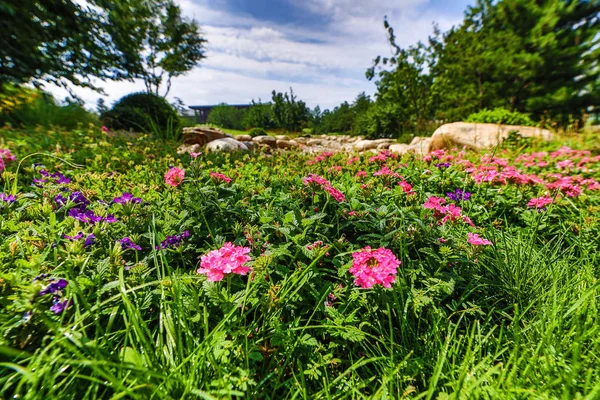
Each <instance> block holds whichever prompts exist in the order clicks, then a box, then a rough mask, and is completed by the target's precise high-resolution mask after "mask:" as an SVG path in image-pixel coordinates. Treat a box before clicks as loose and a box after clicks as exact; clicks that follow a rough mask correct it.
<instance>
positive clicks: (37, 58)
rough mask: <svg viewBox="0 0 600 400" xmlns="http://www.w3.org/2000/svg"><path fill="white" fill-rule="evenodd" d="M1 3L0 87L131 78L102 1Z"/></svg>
mask: <svg viewBox="0 0 600 400" xmlns="http://www.w3.org/2000/svg"><path fill="white" fill-rule="evenodd" d="M88 3H89V4H90V5H89V6H86V7H84V6H82V5H80V4H79V3H76V2H74V1H71V0H44V1H43V2H41V1H36V0H0V20H1V21H2V24H0V85H2V86H4V84H6V83H9V82H10V83H14V84H21V83H25V82H33V83H34V84H36V85H38V86H39V85H40V83H41V81H47V82H53V83H56V84H58V85H61V86H64V87H66V83H67V82H71V83H73V84H74V85H78V86H88V87H92V88H94V85H93V84H92V83H91V81H90V78H92V77H97V78H100V79H114V80H119V79H124V78H128V77H130V72H131V66H130V65H128V63H127V62H128V59H129V57H128V56H127V55H126V54H125V53H124V52H123V51H122V49H120V48H118V46H117V44H116V43H115V42H114V41H112V40H111V39H112V36H111V34H110V32H111V30H112V28H111V27H110V25H109V24H108V23H107V21H106V20H105V19H104V18H103V17H104V15H105V14H104V10H103V9H102V8H101V7H102V2H101V1H99V0H98V1H95V0H90V1H89V2H88Z"/></svg>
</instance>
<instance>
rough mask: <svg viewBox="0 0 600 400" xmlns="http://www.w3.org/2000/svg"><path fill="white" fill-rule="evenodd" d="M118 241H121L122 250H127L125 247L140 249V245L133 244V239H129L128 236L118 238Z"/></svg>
mask: <svg viewBox="0 0 600 400" xmlns="http://www.w3.org/2000/svg"><path fill="white" fill-rule="evenodd" d="M119 243H121V248H122V249H123V250H127V249H134V250H138V251H141V250H142V247H141V246H139V245H137V244H135V243H134V242H133V240H131V239H130V238H129V237H128V236H125V237H124V238H123V239H121V240H119Z"/></svg>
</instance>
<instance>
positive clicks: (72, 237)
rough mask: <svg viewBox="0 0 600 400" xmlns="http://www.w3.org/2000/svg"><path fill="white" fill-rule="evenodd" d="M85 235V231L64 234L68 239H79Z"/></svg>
mask: <svg viewBox="0 0 600 400" xmlns="http://www.w3.org/2000/svg"><path fill="white" fill-rule="evenodd" d="M82 237H83V232H78V233H77V235H75V236H69V235H63V238H64V239H67V240H79V239H81V238H82Z"/></svg>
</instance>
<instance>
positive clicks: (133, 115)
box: [101, 93, 181, 139]
mask: <svg viewBox="0 0 600 400" xmlns="http://www.w3.org/2000/svg"><path fill="white" fill-rule="evenodd" d="M101 120H102V123H103V124H104V125H106V126H107V127H109V128H111V129H122V130H127V131H135V132H143V133H151V134H153V135H154V136H155V137H158V138H162V139H178V138H179V136H180V133H181V127H180V122H179V116H178V115H177V112H175V110H174V109H173V107H172V106H171V105H170V104H169V103H168V102H167V101H166V100H165V99H163V98H162V97H159V96H156V95H154V94H151V93H132V94H129V95H127V96H125V97H123V98H121V100H119V101H118V102H117V103H116V104H115V105H114V106H113V108H112V109H111V110H109V111H107V112H106V113H104V114H103V115H102V116H101Z"/></svg>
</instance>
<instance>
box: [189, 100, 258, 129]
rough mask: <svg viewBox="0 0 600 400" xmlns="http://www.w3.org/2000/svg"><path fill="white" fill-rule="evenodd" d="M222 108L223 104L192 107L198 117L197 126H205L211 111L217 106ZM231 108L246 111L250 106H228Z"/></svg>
mask: <svg viewBox="0 0 600 400" xmlns="http://www.w3.org/2000/svg"><path fill="white" fill-rule="evenodd" d="M218 105H219V106H220V105H222V104H215V105H213V106H190V108H191V109H192V110H194V116H195V117H196V123H197V124H205V123H206V120H207V119H208V114H209V113H210V111H211V110H212V109H213V108H215V107H216V106H218ZM227 105H228V106H230V107H234V108H237V109H246V108H249V107H250V104H227Z"/></svg>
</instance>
